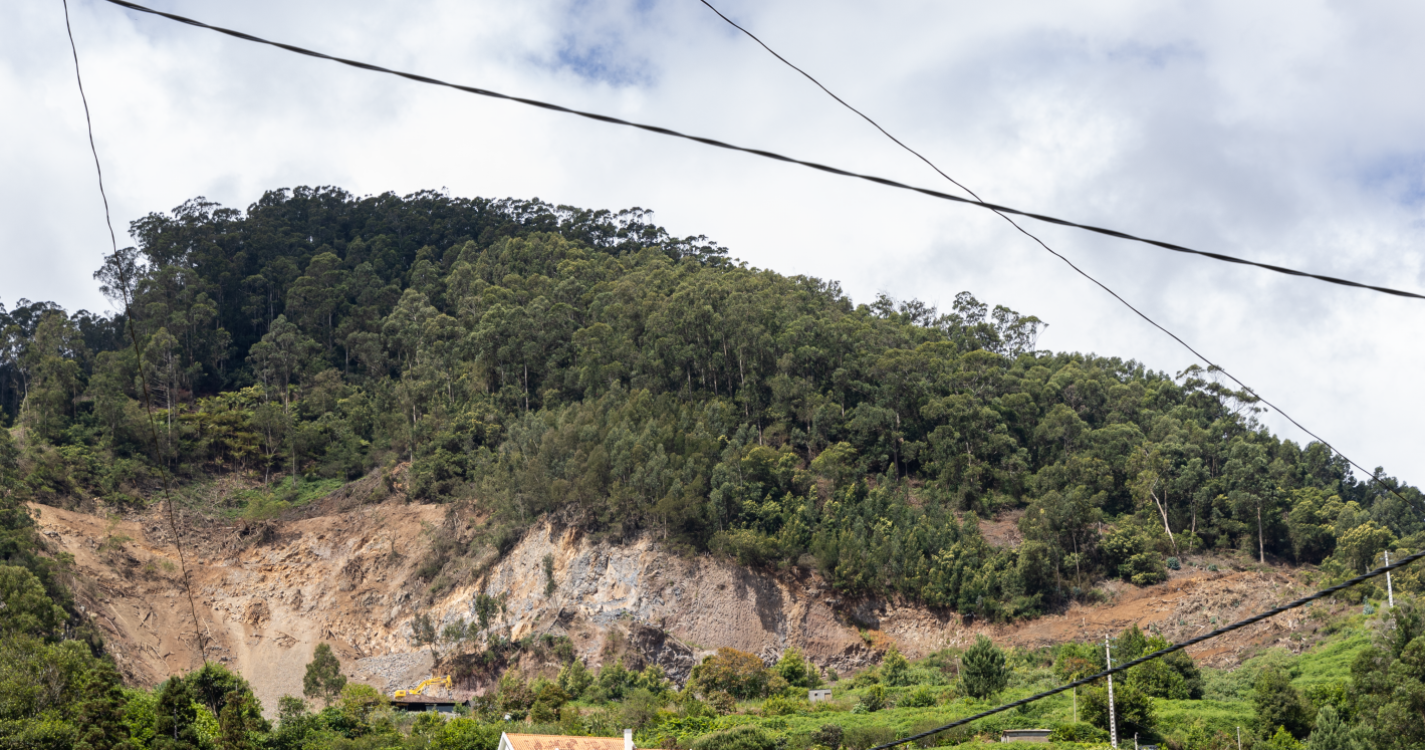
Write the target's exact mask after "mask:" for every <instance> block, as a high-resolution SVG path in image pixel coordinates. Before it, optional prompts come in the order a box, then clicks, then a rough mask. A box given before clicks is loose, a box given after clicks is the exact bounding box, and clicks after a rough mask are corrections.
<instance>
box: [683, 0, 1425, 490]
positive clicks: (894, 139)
mask: <svg viewBox="0 0 1425 750" xmlns="http://www.w3.org/2000/svg"><path fill="white" fill-rule="evenodd" d="M699 2H701V3H702V4H703V5H706V6H707V7H708V9H709V10H711V11H712V12H713V13H716V14H717V16H718V18H721V19H722V20H724V21H726V22H727V23H728V24H730V25H731V26H732V27H733V28H735V29H737V30H738V31H741V32H742V33H743V34H746V35H747V36H748V37H749V38H751V39H752V41H754V42H756V43H757V44H758V45H760V46H761V47H762V49H764V50H767V52H768V53H769V54H771V55H772V56H773V57H775V58H777V59H778V60H780V61H782V63H784V64H785V65H786V66H787V67H789V68H791V69H792V70H795V71H796V72H798V73H800V74H802V76H803V77H805V78H806V79H807V80H808V81H811V82H812V83H814V84H816V87H817V88H819V89H821V90H822V91H824V92H826V95H827V96H829V97H831V98H832V99H835V100H836V101H837V103H839V104H840V105H841V106H843V107H845V108H847V109H849V110H851V111H852V112H854V113H856V114H857V115H858V116H859V117H860V118H861V119H863V120H865V121H866V122H868V123H870V124H871V126H872V127H874V128H875V129H876V130H879V131H880V132H881V134H882V135H884V136H885V137H887V138H889V139H891V141H892V142H894V143H895V144H896V145H897V146H900V147H901V148H903V149H905V150H906V151H908V152H910V153H911V154H913V155H914V156H915V157H916V158H917V159H920V160H921V161H923V162H925V163H926V164H927V165H929V166H930V168H931V169H933V170H935V171H936V173H937V174H939V175H940V176H941V177H944V178H945V179H946V180H949V181H950V183H951V184H953V185H954V186H955V187H958V188H960V189H961V190H964V191H965V192H966V193H969V194H970V196H971V197H973V198H974V199H975V202H976V203H977V205H980V206H983V207H985V208H989V209H990V210H991V211H994V212H995V213H996V214H998V215H999V216H1000V218H1002V219H1004V220H1005V221H1007V222H1009V223H1010V226H1012V227H1014V228H1015V229H1018V230H1019V231H1020V232H1021V233H1023V234H1024V236H1026V237H1028V238H1029V239H1031V240H1034V241H1035V242H1036V243H1038V244H1039V246H1040V247H1042V248H1044V249H1045V250H1046V251H1048V252H1049V254H1051V255H1053V256H1054V257H1056V258H1058V259H1059V260H1062V261H1064V263H1065V264H1067V265H1068V266H1069V268H1072V269H1074V271H1076V272H1077V273H1078V274H1079V275H1080V276H1082V277H1084V278H1085V279H1088V280H1089V281H1091V282H1093V283H1094V284H1095V285H1096V286H1098V287H1099V288H1100V289H1102V290H1104V291H1105V292H1108V293H1109V294H1110V295H1111V296H1112V297H1113V298H1114V299H1116V300H1118V301H1119V302H1121V303H1122V304H1123V306H1124V307H1127V308H1128V309H1129V310H1132V311H1133V313H1134V314H1135V315H1137V316H1138V317H1140V318H1142V319H1143V320H1145V321H1147V322H1148V324H1149V325H1151V326H1153V327H1154V328H1156V329H1158V330H1159V331H1162V332H1163V333H1165V334H1167V335H1168V336H1169V337H1170V338H1172V340H1174V341H1176V342H1178V344H1180V345H1182V347H1183V348H1184V349H1187V350H1188V351H1189V352H1192V354H1193V356H1195V357H1197V358H1198V359H1200V360H1202V361H1203V362H1205V363H1207V365H1208V367H1210V368H1213V369H1215V370H1217V371H1219V372H1221V373H1222V374H1223V375H1226V376H1227V377H1228V378H1230V379H1231V380H1232V382H1234V383H1236V384H1237V385H1238V386H1240V387H1241V388H1242V389H1243V390H1245V391H1246V392H1247V393H1249V394H1251V395H1252V396H1253V397H1254V398H1256V399H1257V400H1259V401H1261V402H1262V403H1264V404H1266V405H1267V406H1269V407H1271V408H1272V409H1274V410H1275V411H1276V412H1277V413H1278V414H1280V415H1282V416H1283V417H1285V418H1286V420H1287V421H1289V422H1291V423H1292V424H1294V425H1296V427H1297V428H1298V429H1300V430H1301V431H1302V432H1304V433H1306V434H1308V435H1310V436H1311V437H1313V438H1315V439H1316V441H1317V442H1319V443H1321V444H1322V445H1324V446H1326V447H1327V449H1329V450H1331V451H1332V452H1333V453H1335V454H1336V455H1338V456H1340V457H1341V458H1344V459H1346V462H1347V463H1349V464H1351V465H1352V466H1354V467H1356V468H1357V469H1359V470H1360V471H1361V473H1362V474H1365V475H1366V476H1368V477H1370V478H1371V481H1373V482H1375V483H1376V484H1378V485H1380V486H1381V487H1384V488H1385V489H1386V490H1387V491H1389V492H1390V493H1391V494H1393V495H1395V496H1396V497H1397V498H1400V500H1401V502H1404V503H1405V504H1406V505H1407V506H1409V507H1411V508H1413V509H1414V510H1415V511H1416V512H1417V513H1419V512H1420V508H1418V507H1416V506H1415V504H1414V503H1411V502H1410V501H1409V500H1406V499H1405V497H1404V496H1403V495H1401V494H1400V493H1399V492H1397V491H1396V489H1395V488H1394V487H1391V486H1390V485H1388V484H1386V483H1385V482H1384V481H1382V480H1381V479H1380V478H1379V477H1377V476H1376V475H1375V473H1374V472H1371V471H1367V470H1366V468H1365V467H1364V466H1361V465H1360V464H1358V463H1356V462H1355V461H1352V460H1351V457H1350V456H1347V455H1346V454H1344V453H1342V452H1341V451H1339V450H1337V449H1336V447H1335V446H1333V445H1332V444H1330V443H1328V442H1326V440H1325V439H1323V438H1322V437H1321V436H1320V435H1317V434H1316V433H1314V432H1312V431H1311V430H1308V429H1306V427H1305V426H1304V425H1302V424H1301V423H1300V422H1298V421H1296V419H1295V418H1293V417H1292V416H1291V415H1290V414H1287V413H1286V412H1285V411H1283V410H1282V409H1281V407H1279V406H1277V405H1276V404H1274V403H1272V402H1270V401H1268V400H1266V399H1265V398H1263V397H1262V396H1261V394H1259V393H1257V392H1256V391H1255V390H1253V389H1252V388H1251V387H1249V386H1248V385H1247V384H1246V383H1243V382H1242V381H1241V380H1238V379H1237V377H1236V376H1235V375H1233V374H1232V373H1230V372H1228V371H1227V370H1226V368H1224V367H1222V366H1221V365H1218V364H1215V363H1213V361H1212V360H1210V359H1208V358H1207V357H1206V356H1204V355H1203V354H1202V353H1201V352H1199V351H1198V350H1196V349H1194V348H1193V347H1192V345H1190V344H1188V343H1187V342H1186V341H1184V340H1183V339H1182V338H1181V337H1179V336H1178V335H1177V334H1175V333H1173V332H1172V331H1170V330H1168V329H1167V328H1165V327H1164V326H1162V325H1160V324H1159V323H1158V322H1157V321H1156V320H1153V319H1152V318H1150V317H1148V316H1147V314H1145V313H1144V312H1143V311H1142V310H1139V309H1138V308H1137V307H1134V306H1133V304H1132V303H1130V302H1129V301H1128V300H1126V299H1124V298H1123V297H1121V296H1119V294H1118V293H1117V292H1115V291H1113V290H1112V289H1110V288H1109V287H1108V285H1107V284H1104V283H1103V282H1102V281H1099V280H1098V279H1097V278H1095V277H1094V276H1092V275H1090V274H1089V273H1088V272H1087V271H1085V270H1083V269H1082V268H1079V267H1078V266H1077V265H1075V264H1074V262H1073V261H1071V260H1069V259H1068V258H1067V257H1065V256H1064V255H1062V254H1060V253H1059V252H1058V251H1056V250H1055V249H1054V248H1052V247H1049V245H1048V244H1047V243H1045V242H1044V240H1041V239H1039V237H1038V236H1037V235H1035V234H1033V233H1031V232H1030V231H1029V230H1027V229H1025V228H1024V227H1022V226H1020V225H1019V223H1018V222H1016V221H1015V220H1014V219H1012V218H1010V217H1009V216H1008V215H1007V214H1011V213H1014V214H1020V213H1021V212H1018V211H1014V210H1005V209H1002V208H1001V207H999V206H994V205H992V204H989V203H984V202H983V201H981V200H980V196H979V195H978V194H976V193H975V191H973V190H971V189H970V188H968V187H966V186H965V185H964V184H963V183H961V182H959V181H958V180H956V179H955V178H954V177H951V176H950V175H948V174H946V173H945V172H944V171H943V170H941V169H940V167H938V166H936V165H935V163H934V162H932V161H931V160H930V159H928V158H926V157H925V156H924V155H922V154H921V153H920V152H919V151H916V150H915V149H913V148H911V147H910V146H907V145H906V144H905V143H904V142H902V141H901V140H900V139H899V138H897V137H895V136H893V135H891V134H890V132H889V131H887V130H886V129H885V128H883V127H881V125H880V123H878V122H876V121H875V120H873V119H871V117H870V116H869V115H867V114H866V113H864V112H862V111H861V110H859V109H856V108H855V107H853V106H851V105H850V104H849V103H848V102H847V101H846V100H845V99H842V98H841V97H839V96H837V95H836V94H834V93H832V91H831V89H829V88H827V87H826V86H824V85H822V83H821V81H818V80H817V79H816V78H815V77H813V76H812V74H810V73H808V72H806V71H805V70H802V69H801V68H800V67H798V66H796V65H795V64H793V63H792V61H790V60H788V59H787V58H785V57H782V56H781V55H780V54H778V53H777V51H776V50H774V49H772V48H771V47H769V46H767V43H766V42H764V41H762V40H761V39H759V38H758V37H757V35H756V34H753V33H752V32H750V31H748V30H747V29H745V28H743V27H742V26H741V25H740V24H738V23H737V22H736V21H733V20H732V19H731V18H728V17H727V16H726V15H724V14H723V12H722V11H720V10H718V9H717V8H716V7H715V6H714V5H713V4H712V3H711V2H709V1H708V0H699ZM1021 215H1024V216H1032V217H1034V218H1041V217H1039V216H1036V215H1034V214H1021ZM1046 220H1047V219H1046ZM1075 226H1078V225H1075ZM1083 228H1085V229H1092V228H1090V227H1083ZM1092 231H1100V230H1097V229H1093V230H1092ZM1105 233H1108V232H1107V231H1106V230H1105ZM1131 239H1137V238H1131ZM1141 241H1143V242H1152V243H1153V244H1159V245H1161V244H1162V243H1157V242H1153V241H1152V240H1141ZM1188 252H1194V253H1197V252H1198V251H1196V250H1188ZM1199 254H1202V253H1199ZM1222 259H1227V256H1223V258H1222ZM1243 262H1250V261H1243ZM1252 265H1261V264H1259V263H1253V264H1252ZM1264 267H1265V266H1264ZM1273 270H1280V269H1273ZM1292 273H1297V272H1292ZM1307 275H1310V274H1307ZM1314 278H1321V277H1314ZM1417 296H1418V295H1417Z"/></svg>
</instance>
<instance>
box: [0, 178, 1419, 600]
mask: <svg viewBox="0 0 1425 750" xmlns="http://www.w3.org/2000/svg"><path fill="white" fill-rule="evenodd" d="M649 219H650V216H649V214H648V213H647V212H644V211H641V210H638V209H634V210H630V211H624V212H620V213H617V214H613V213H610V212H607V211H585V210H578V209H572V208H567V207H558V208H556V207H552V206H549V205H547V204H544V203H541V202H539V201H513V200H504V201H490V200H484V199H474V200H466V199H456V198H450V197H448V196H446V195H443V194H439V193H431V192H427V193H418V194H414V195H410V196H406V197H397V196H395V195H391V194H386V195H381V196H376V197H368V198H356V197H354V196H351V195H349V194H347V193H344V192H342V191H340V190H335V189H329V188H322V189H306V188H301V189H297V190H291V191H287V190H282V191H273V192H270V193H268V194H266V195H265V196H263V198H262V199H261V200H259V201H258V202H257V203H255V204H254V205H252V206H251V207H249V209H248V210H247V211H245V212H243V211H237V210H234V209H228V208H222V207H219V206H216V205H214V204H212V203H209V202H206V201H204V200H202V199H195V200H193V201H189V202H188V203H185V204H184V205H182V206H180V207H178V208H177V209H174V211H172V212H171V213H168V214H162V213H155V214H151V215H149V216H147V217H145V218H143V219H141V220H139V221H136V222H134V223H133V225H132V227H131V233H132V236H133V237H134V239H135V241H136V242H137V245H136V247H135V248H131V249H126V250H122V251H120V252H119V253H118V254H116V255H115V256H112V257H109V258H107V259H105V260H104V262H103V265H102V267H101V268H100V269H99V270H98V272H97V273H96V274H95V277H96V280H97V281H98V283H100V284H101V285H102V286H103V289H104V291H105V293H106V294H107V295H108V296H109V297H110V298H112V299H114V300H115V301H116V307H119V308H122V307H123V303H122V300H124V299H126V298H131V299H132V302H131V304H130V305H129V308H128V309H129V310H130V311H131V313H132V315H133V320H132V321H129V320H127V319H125V318H124V316H123V315H115V316H105V315H95V314H92V313H88V312H82V311H81V312H78V313H75V314H68V313H66V312H65V311H64V310H62V309H59V308H58V307H56V306H54V305H52V304H45V303H30V302H27V301H24V300H21V301H19V302H17V303H15V305H14V306H13V309H9V310H8V311H6V312H4V314H3V317H0V326H3V330H4V339H3V350H0V351H3V359H2V360H0V405H3V408H4V412H5V417H6V419H8V420H11V423H12V424H13V425H14V427H13V428H12V430H10V431H9V432H0V440H3V441H4V445H3V448H4V451H5V453H4V457H3V460H4V461H5V462H6V463H5V471H7V472H8V475H7V481H6V483H5V485H6V489H5V492H6V495H7V496H8V498H9V499H10V500H11V501H12V502H13V501H14V500H17V499H34V500H39V501H41V502H46V503H51V504H73V503H76V502H81V501H84V500H86V499H88V498H93V497H101V498H103V499H104V500H106V501H108V502H111V503H115V504H117V505H120V506H122V505H125V504H142V503H148V502H152V501H153V500H154V498H155V492H156V488H157V487H158V479H157V476H158V475H157V474H156V473H155V472H154V471H153V467H154V466H155V464H156V463H158V464H162V465H163V466H164V467H166V468H167V469H168V470H169V471H171V472H172V474H173V475H174V476H175V477H177V478H178V480H179V481H180V483H181V482H194V481H202V480H203V479H204V478H207V477H212V476H214V475H222V474H230V473H239V474H243V475H246V476H254V477H258V478H260V479H261V480H262V481H264V482H265V483H266V484H267V486H268V487H269V488H270V491H269V492H268V493H266V494H259V495H255V496H253V497H252V498H250V499H249V500H248V501H247V503H248V504H247V505H246V506H244V507H241V508H232V509H229V510H230V511H231V512H234V513H247V514H249V515H252V516H258V515H271V514H273V513H275V512H277V511H280V510H281V509H282V508H284V507H286V506H288V505H290V504H292V503H295V502H300V501H301V499H302V498H303V497H305V496H306V495H304V494H303V492H302V490H303V488H304V487H306V486H309V485H311V484H313V483H317V482H320V481H321V480H324V479H341V480H345V479H349V478H354V477H358V476H361V475H363V474H365V473H367V472H369V471H372V470H376V469H380V470H383V471H385V472H387V476H388V477H392V476H394V475H393V474H391V469H392V468H393V467H396V466H400V465H402V464H406V463H407V462H408V464H409V465H408V467H406V470H405V472H404V473H403V474H402V475H401V476H402V477H404V481H408V483H409V485H408V487H407V489H408V490H409V492H410V494H411V495H412V496H413V497H415V498H418V499H422V500H428V501H439V502H452V501H459V502H471V503H476V504H478V505H479V506H480V507H482V508H483V509H485V510H487V511H489V512H490V518H491V520H490V521H489V523H488V524H487V526H486V528H485V529H484V530H483V533H482V535H481V537H480V539H479V540H477V545H478V544H486V545H493V546H495V547H496V548H501V549H504V548H507V547H508V545H509V544H511V543H512V542H513V540H515V539H517V538H518V536H519V534H520V533H521V532H522V531H523V529H525V528H527V527H528V526H529V525H530V524H532V523H534V522H535V521H536V520H538V519H540V518H542V517H544V516H546V515H553V516H554V517H555V519H556V520H558V521H560V522H563V523H569V524H574V525H578V526H579V527H581V528H583V529H585V530H587V532H589V533H591V534H596V535H603V536H606V537H607V538H609V539H611V540H618V539H624V538H629V537H630V536H631V535H636V534H643V533H650V534H654V535H657V537H658V538H660V539H662V540H664V542H665V543H666V544H668V545H672V546H674V547H677V548H682V549H685V550H687V551H689V552H702V551H712V552H715V553H719V554H726V555H730V556H733V557H735V558H736V559H738V560H739V561H741V562H743V563H745V564H748V565H780V566H803V567H808V568H814V569H817V570H819V571H821V572H822V573H824V574H825V575H826V576H827V578H828V579H829V580H830V581H831V582H832V583H833V584H834V585H835V586H836V587H837V588H838V589H840V590H842V591H843V592H846V593H848V594H851V595H858V594H877V595H885V594H898V595H901V596H904V597H906V598H908V599H911V600H916V601H920V602H924V603H927V604H930V605H935V606H944V607H948V608H953V609H955V610H957V611H960V612H962V613H965V614H968V615H974V616H978V617H985V618H994V619H1013V618H1018V617H1025V616H1032V615H1035V614H1037V613H1040V612H1043V611H1045V609H1046V608H1051V607H1054V606H1056V605H1060V604H1062V603H1064V602H1067V601H1069V600H1071V599H1073V598H1074V597H1077V596H1082V595H1084V593H1085V592H1087V591H1089V590H1090V589H1091V588H1092V586H1093V584H1094V582H1095V581H1096V580H1099V579H1101V578H1102V577H1104V576H1109V577H1121V578H1123V579H1125V580H1130V581H1133V582H1135V583H1140V584H1142V583H1151V582H1154V581H1157V580H1160V579H1161V578H1162V577H1163V576H1164V571H1165V567H1168V566H1172V565H1175V564H1176V563H1177V558H1178V557H1179V556H1180V555H1183V554H1189V553H1194V552H1200V551H1203V550H1239V551H1241V552H1242V553H1243V554H1247V555H1251V556H1252V557H1259V558H1262V559H1268V558H1270V559H1274V560H1286V561H1302V562H1312V563H1321V562H1326V563H1327V567H1328V569H1329V570H1332V571H1335V572H1336V573H1338V574H1340V573H1344V572H1346V571H1351V570H1360V569H1362V568H1364V567H1365V566H1366V565H1367V564H1369V563H1370V562H1371V561H1372V560H1374V559H1377V557H1378V555H1379V553H1380V552H1381V551H1383V550H1387V549H1395V548H1397V547H1417V546H1418V542H1419V541H1420V539H1421V538H1422V537H1421V536H1420V535H1421V533H1422V530H1425V524H1422V521H1421V515H1420V512H1419V510H1418V508H1425V498H1422V497H1421V495H1420V493H1419V492H1418V491H1417V490H1416V489H1414V488H1411V487H1406V486H1401V487H1400V492H1401V493H1402V494H1403V495H1405V497H1407V498H1408V499H1409V500H1410V502H1411V503H1413V504H1415V505H1416V507H1415V508H1412V507H1409V505H1407V504H1406V503H1403V502H1402V501H1401V500H1400V499H1398V498H1396V497H1395V496H1393V495H1391V494H1388V493H1385V492H1384V491H1383V490H1380V489H1379V488H1378V487H1376V486H1374V485H1373V484H1371V483H1368V482H1362V481H1360V480H1359V479H1358V478H1356V477H1353V476H1352V475H1351V472H1350V471H1349V469H1348V468H1347V466H1346V465H1345V463H1344V462H1343V461H1342V460H1340V458H1339V457H1336V456H1333V455H1332V454H1331V453H1330V451H1328V450H1327V449H1325V448H1324V447H1323V446H1321V445H1319V444H1311V445H1307V446H1305V447H1300V446H1298V445H1296V444H1294V443H1292V442H1290V441H1284V440H1281V439H1278V438H1276V437H1274V436H1272V435H1271V434H1269V433H1268V432H1267V431H1266V430H1265V429H1263V428H1262V427H1261V426H1260V425H1259V424H1258V423H1257V422H1256V421H1255V420H1254V413H1255V409H1254V407H1253V400H1252V399H1251V398H1250V397H1248V396H1247V395H1246V394H1243V393H1239V392H1234V391H1232V390H1230V389H1228V388H1226V387H1223V386H1222V385H1220V384H1219V383H1218V381H1217V380H1216V379H1215V378H1214V377H1213V374H1212V373H1210V372H1204V371H1200V370H1192V371H1189V372H1186V373H1181V374H1178V375H1176V376H1174V375H1170V374H1166V373H1159V372H1154V371H1152V370H1150V369H1148V368H1146V367H1144V366H1143V365H1142V364H1139V363H1136V362H1132V361H1124V360H1121V359H1118V358H1113V357H1107V356H1097V355H1088V354H1070V353H1054V352H1048V351H1042V350H1039V349H1037V346H1036V345H1037V337H1038V334H1039V332H1040V331H1041V330H1042V328H1043V326H1044V323H1043V322H1041V321H1040V320H1038V319H1037V318H1034V317H1032V316H1024V315H1020V314H1018V313H1016V312H1014V311H1011V310H1008V309H1006V308H1003V307H994V308H990V307H989V305H987V304H985V303H981V302H979V301H977V300H976V299H975V298H974V297H973V296H972V295H970V294H969V293H964V294H961V295H960V296H959V297H958V298H957V299H956V301H955V303H954V307H953V310H951V311H949V312H947V313H941V312H939V311H937V310H935V309H934V308H932V307H929V306H926V305H924V304H922V303H919V302H915V301H911V302H901V303H897V302H895V301H893V300H890V299H887V298H884V297H882V298H878V299H876V300H874V301H872V302H870V303H867V304H856V303H854V302H853V301H852V300H850V299H849V298H848V297H847V296H846V295H845V294H844V293H842V292H841V290H840V288H839V287H838V286H837V285H836V284H835V283H834V282H827V281H822V280H819V279H815V278H809V277H789V276H784V275H781V274H777V273H775V272H772V271H767V270H759V269H755V268H750V267H747V266H746V265H745V264H739V263H737V262H735V261H733V260H731V259H730V258H729V257H728V255H727V253H726V251H725V250H724V249H722V248H720V247H718V246H717V245H715V244H714V243H711V242H709V241H708V240H707V239H706V238H703V237H692V238H684V239H678V238H675V237H671V236H669V235H668V233H667V232H666V231H664V230H663V229H661V228H658V227H656V226H654V225H653V224H651V223H649ZM130 322H132V327H133V334H134V336H135V338H136V340H137V344H138V348H139V349H140V350H141V351H142V364H140V361H139V359H138V358H136V357H135V352H134V349H133V346H132V343H131V340H130V334H129V330H128V328H127V326H128V325H129V323H130ZM145 385H146V390H145ZM145 393H147V398H148V400H149V404H148V406H151V407H152V408H153V410H154V417H155V421H156V426H157V432H156V437H157V441H156V444H155V441H154V440H153V437H154V432H152V431H151V429H150V425H149V421H148V417H147V416H146V409H145V406H146V405H145V404H144V403H143V400H144V398H145ZM1385 481H1387V482H1389V483H1391V484H1396V483H1395V481H1394V480H1391V479H1388V478H1386V480H1385ZM1015 509H1022V510H1023V516H1022V518H1021V520H1020V521H1019V527H1020V531H1021V532H1022V534H1023V537H1024V542H1023V543H1022V544H1020V545H1019V546H1017V547H1015V548H997V547H994V546H991V545H990V544H988V543H987V542H986V541H985V540H984V539H983V538H982V537H981V535H980V532H979V528H978V523H977V522H976V520H975V519H976V518H977V517H979V518H983V517H986V516H988V515H992V514H996V513H999V512H1003V511H1007V510H1015ZM1412 537H1413V538H1412ZM1407 539H1408V540H1409V541H1406V540H1407ZM467 552H468V550H465V549H458V548H453V547H452V548H449V549H445V550H443V551H442V552H441V553H440V554H439V555H438V556H437V557H436V558H434V559H432V560H431V561H430V565H429V566H428V567H429V574H430V577H431V578H432V579H437V580H439V575H440V572H441V568H442V566H443V565H445V564H446V563H447V562H448V561H449V560H450V559H452V558H454V557H458V556H459V555H462V554H466V553H467Z"/></svg>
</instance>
